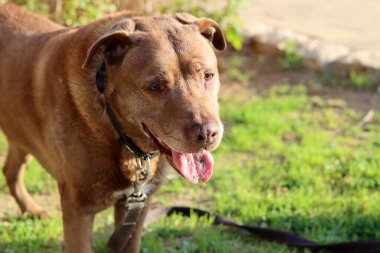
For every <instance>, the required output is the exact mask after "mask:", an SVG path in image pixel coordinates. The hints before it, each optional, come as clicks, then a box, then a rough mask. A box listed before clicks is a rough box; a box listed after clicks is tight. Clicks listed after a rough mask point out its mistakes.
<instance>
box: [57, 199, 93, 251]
mask: <svg viewBox="0 0 380 253" xmlns="http://www.w3.org/2000/svg"><path fill="white" fill-rule="evenodd" d="M60 192H61V206H62V215H63V232H64V248H65V252H66V253H79V252H80V253H91V252H92V248H91V239H92V228H93V223H94V217H95V212H89V211H88V210H85V208H83V207H81V206H80V205H78V203H77V202H76V201H73V199H72V198H71V197H70V194H68V192H62V191H60Z"/></svg>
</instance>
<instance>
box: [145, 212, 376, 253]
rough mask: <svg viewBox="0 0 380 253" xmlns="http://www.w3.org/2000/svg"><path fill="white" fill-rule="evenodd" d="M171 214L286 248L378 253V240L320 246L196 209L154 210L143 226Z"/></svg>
mask: <svg viewBox="0 0 380 253" xmlns="http://www.w3.org/2000/svg"><path fill="white" fill-rule="evenodd" d="M172 214H179V215H182V216H184V217H190V216H191V215H192V214H194V215H196V216H198V217H202V216H206V217H208V218H212V217H214V221H213V225H224V226H228V227H234V228H238V229H241V230H245V231H248V232H250V233H251V234H252V235H253V236H255V237H259V238H261V239H262V240H265V241H270V242H276V243H280V244H285V245H287V246H290V247H295V248H298V249H309V250H311V251H313V252H319V251H321V250H328V251H330V252H340V253H376V252H380V241H378V240H369V241H355V242H342V243H328V244H322V243H318V242H313V241H310V240H308V239H306V238H303V237H300V236H298V235H295V234H292V233H290V232H286V231H281V230H276V229H271V228H262V227H256V226H248V225H241V224H238V223H236V222H235V221H233V220H230V219H228V218H226V217H223V216H221V215H219V214H211V213H210V212H208V211H204V210H201V209H197V208H190V207H183V206H173V207H168V208H157V209H154V210H152V211H150V212H149V214H148V216H147V218H146V219H145V224H146V225H148V224H150V223H151V222H153V221H155V220H157V219H158V218H160V217H163V216H171V215H172Z"/></svg>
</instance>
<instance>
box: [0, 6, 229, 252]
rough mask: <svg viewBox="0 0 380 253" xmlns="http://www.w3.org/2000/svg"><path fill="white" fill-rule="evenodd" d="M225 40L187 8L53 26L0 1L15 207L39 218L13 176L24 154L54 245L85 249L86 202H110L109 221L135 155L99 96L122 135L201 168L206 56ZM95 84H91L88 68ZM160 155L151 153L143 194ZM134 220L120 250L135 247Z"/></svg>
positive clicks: (193, 173) (213, 140) (89, 212)
mask: <svg viewBox="0 0 380 253" xmlns="http://www.w3.org/2000/svg"><path fill="white" fill-rule="evenodd" d="M210 42H211V44H213V45H214V47H215V48H217V49H219V50H223V49H225V47H226V42H225V40H224V36H223V33H222V32H221V30H220V28H219V26H218V25H217V24H216V23H215V22H214V21H212V20H210V19H207V18H201V19H197V18H195V17H193V16H191V15H189V14H178V15H176V16H175V17H171V16H159V17H138V16H136V17H134V16H131V15H128V14H126V13H118V14H113V15H110V16H108V17H105V18H103V19H100V20H98V21H95V22H93V23H91V24H89V25H86V26H80V27H76V28H65V27H62V26H60V25H57V24H55V23H52V22H50V21H49V20H47V19H45V18H42V17H40V16H37V15H35V14H33V13H29V12H26V11H24V10H23V9H21V8H19V7H17V6H13V5H2V6H0V56H1V57H0V95H1V99H0V127H1V129H2V131H3V132H4V133H5V135H6V136H7V139H8V142H9V150H8V155H7V158H6V162H5V166H4V175H5V177H6V180H7V183H8V186H9V189H10V192H11V193H12V195H13V197H14V198H15V199H16V201H17V203H18V204H19V206H20V208H21V210H22V212H24V213H27V214H29V215H33V216H43V215H44V214H45V213H44V211H43V210H42V209H41V208H40V207H39V206H38V205H37V204H36V203H35V202H34V201H33V199H32V198H31V197H30V195H29V193H28V192H27V190H26V189H25V187H24V184H23V173H24V170H25V164H26V163H27V160H28V159H27V157H28V154H31V155H33V156H34V157H36V158H37V159H38V161H39V162H40V163H41V164H42V166H43V167H45V168H46V170H47V171H48V172H49V173H51V174H52V175H53V177H54V178H55V179H56V180H57V182H58V186H59V193H60V196H61V205H62V212H63V222H64V240H65V250H66V251H67V252H72V253H78V252H81V253H85V252H91V234H92V224H93V219H94V216H95V214H96V213H97V212H99V211H101V210H103V209H105V208H107V207H109V206H111V205H115V224H118V222H119V221H120V219H121V218H122V215H123V212H124V202H125V198H124V196H125V194H128V193H130V192H131V191H132V189H133V187H132V184H133V182H134V181H135V179H136V177H135V170H136V162H135V156H134V155H133V154H132V153H131V152H130V151H129V150H128V149H126V148H125V147H123V146H120V145H119V144H118V142H117V139H118V133H117V131H116V130H115V127H114V126H113V125H112V124H111V121H110V118H109V113H108V111H107V112H106V108H105V107H106V103H108V105H109V107H110V108H112V111H113V114H114V116H115V118H116V119H117V121H118V122H119V124H120V127H121V129H122V131H123V132H125V134H126V136H127V137H129V138H130V139H131V140H132V141H133V143H134V144H136V145H137V147H139V148H140V149H141V150H143V151H144V152H146V153H150V152H155V151H157V150H159V151H160V152H161V154H162V155H164V156H162V155H161V157H166V158H167V159H168V160H169V161H170V163H171V164H172V166H173V167H174V168H175V169H176V170H177V171H178V172H179V173H180V174H181V175H182V176H183V177H185V178H186V179H187V180H188V181H190V182H192V183H197V182H198V180H201V181H207V180H208V179H209V178H210V177H211V174H212V166H213V161H212V156H211V155H210V153H209V151H210V150H213V149H215V148H216V147H217V146H218V144H219V143H220V140H221V136H222V133H223V126H222V124H221V121H220V119H219V113H218V110H219V108H218V102H217V94H218V90H219V78H218V71H217V61H216V57H215V55H214V52H213V50H212V48H211V46H210ZM100 70H101V71H104V72H105V73H104V81H105V83H103V85H104V87H97V84H98V82H97V81H96V80H97V78H98V75H97V74H99V73H100V72H99V71H100ZM164 161H165V159H161V158H154V159H152V162H151V174H150V176H149V182H148V183H147V184H146V185H145V186H144V188H143V192H146V193H148V194H149V196H150V193H152V192H153V191H154V190H155V189H156V188H157V187H158V185H159V182H160V181H161V180H162V176H161V175H162V172H163V167H164ZM146 209H147V208H145V209H144V211H143V213H142V214H141V217H142V218H141V219H140V221H139V223H138V225H137V228H136V230H135V232H134V235H133V239H132V240H129V242H128V246H127V248H126V252H138V249H139V243H140V238H139V237H140V232H141V227H142V222H143V217H144V215H145V214H146Z"/></svg>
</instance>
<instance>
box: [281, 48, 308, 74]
mask: <svg viewBox="0 0 380 253" xmlns="http://www.w3.org/2000/svg"><path fill="white" fill-rule="evenodd" d="M297 47H298V45H297V42H295V41H288V42H287V43H286V44H285V48H284V55H283V56H282V57H280V58H279V59H278V62H279V64H280V66H281V67H282V68H283V69H286V70H295V69H299V68H301V66H302V61H303V55H302V54H301V53H300V52H298V51H297Z"/></svg>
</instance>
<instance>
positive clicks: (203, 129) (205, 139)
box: [191, 123, 219, 148]
mask: <svg viewBox="0 0 380 253" xmlns="http://www.w3.org/2000/svg"><path fill="white" fill-rule="evenodd" d="M191 130H192V136H193V140H194V142H195V143H196V144H197V145H198V146H199V147H200V148H205V147H207V146H208V145H211V144H213V143H214V141H215V139H216V138H217V137H218V135H219V125H218V124H217V123H207V124H196V125H194V126H193V127H192V129H191Z"/></svg>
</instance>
